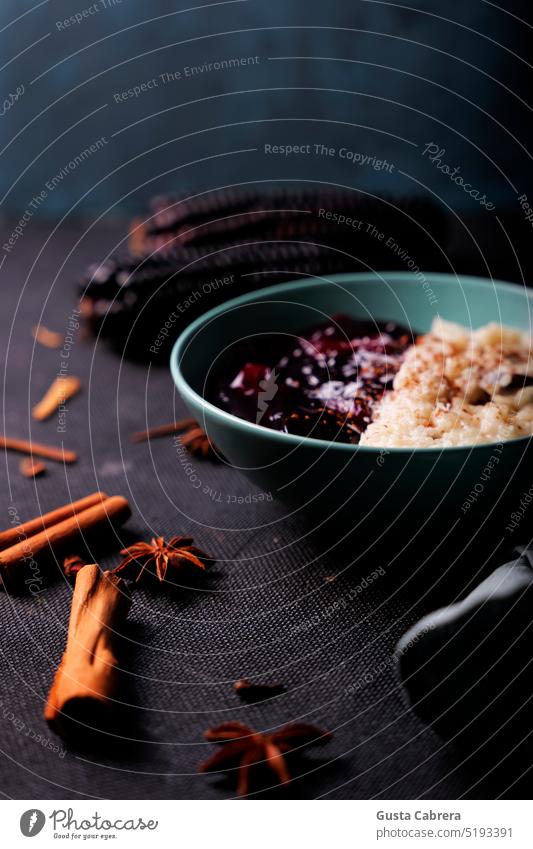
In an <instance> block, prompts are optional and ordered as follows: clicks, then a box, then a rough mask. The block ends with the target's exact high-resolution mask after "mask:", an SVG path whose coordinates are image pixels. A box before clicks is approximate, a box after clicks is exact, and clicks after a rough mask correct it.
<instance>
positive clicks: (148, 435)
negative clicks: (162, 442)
mask: <svg viewBox="0 0 533 849" xmlns="http://www.w3.org/2000/svg"><path fill="white" fill-rule="evenodd" d="M194 426H197V422H196V419H180V420H179V421H177V422H170V424H164V425H157V427H151V428H149V429H148V430H138V431H137V432H136V433H132V435H131V437H130V439H131V441H132V442H146V441H147V440H148V439H158V438H159V437H161V436H171V435H172V434H173V433H182V432H183V431H184V430H188V429H189V428H190V427H194Z"/></svg>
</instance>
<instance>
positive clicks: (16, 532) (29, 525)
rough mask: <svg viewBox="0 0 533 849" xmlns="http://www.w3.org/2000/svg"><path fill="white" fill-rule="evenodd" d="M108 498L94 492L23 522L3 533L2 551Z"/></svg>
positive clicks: (104, 494) (1, 533)
mask: <svg viewBox="0 0 533 849" xmlns="http://www.w3.org/2000/svg"><path fill="white" fill-rule="evenodd" d="M106 498H108V496H107V495H106V493H105V492H92V493H91V494H90V495H86V496H85V498H80V499H79V500H78V501H73V502H72V503H71V504H64V505H63V506H62V507H57V508H56V509H55V510H51V511H50V512H49V513H45V514H44V515H43V516H37V517H36V518H35V519H30V520H29V521H28V522H22V524H20V525H16V526H14V527H12V528H8V529H7V530H6V531H1V532H0V551H2V550H3V549H4V548H9V547H10V546H11V545H15V544H16V543H17V542H20V541H21V540H23V539H26V538H27V537H29V536H32V534H35V533H39V531H43V530H44V529H45V528H49V527H50V526H51V525H57V524H58V522H61V521H63V519H68V517H69V516H73V515H74V514H75V513H81V511H82V510H86V509H87V507H92V506H93V505H94V504H100V502H101V501H105V499H106Z"/></svg>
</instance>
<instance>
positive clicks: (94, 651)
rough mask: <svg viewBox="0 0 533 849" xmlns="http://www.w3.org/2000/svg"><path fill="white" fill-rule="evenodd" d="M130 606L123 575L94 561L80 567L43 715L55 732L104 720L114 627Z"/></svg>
mask: <svg viewBox="0 0 533 849" xmlns="http://www.w3.org/2000/svg"><path fill="white" fill-rule="evenodd" d="M130 606H131V598H130V597H129V595H128V593H127V592H126V588H125V583H124V581H123V580H122V578H119V577H118V576H117V575H111V574H110V573H109V572H104V573H102V572H101V571H100V568H99V567H98V566H97V565H96V564H95V563H91V564H89V565H88V566H84V567H83V569H80V571H79V572H78V574H77V576H76V584H75V586H74V593H73V596H72V607H71V611H70V620H69V627H68V635H67V645H66V649H65V652H64V654H63V657H62V660H61V663H60V665H59V667H58V669H57V672H56V674H55V678H54V682H53V684H52V688H51V690H50V693H49V695H48V700H47V703H46V706H45V709H44V718H45V719H46V721H47V722H48V723H49V724H50V725H51V727H52V728H53V729H54V731H56V732H57V733H58V734H60V735H62V736H71V735H72V734H77V735H79V734H81V733H83V732H86V731H87V730H89V731H91V730H94V729H101V728H103V727H106V726H107V725H109V722H110V720H111V718H112V716H113V712H114V708H116V701H115V699H116V696H117V692H118V677H119V665H118V660H117V657H116V654H115V648H114V644H115V639H116V632H117V631H118V630H119V629H120V628H121V626H122V625H123V623H124V622H125V620H126V618H127V616H128V613H129V609H130Z"/></svg>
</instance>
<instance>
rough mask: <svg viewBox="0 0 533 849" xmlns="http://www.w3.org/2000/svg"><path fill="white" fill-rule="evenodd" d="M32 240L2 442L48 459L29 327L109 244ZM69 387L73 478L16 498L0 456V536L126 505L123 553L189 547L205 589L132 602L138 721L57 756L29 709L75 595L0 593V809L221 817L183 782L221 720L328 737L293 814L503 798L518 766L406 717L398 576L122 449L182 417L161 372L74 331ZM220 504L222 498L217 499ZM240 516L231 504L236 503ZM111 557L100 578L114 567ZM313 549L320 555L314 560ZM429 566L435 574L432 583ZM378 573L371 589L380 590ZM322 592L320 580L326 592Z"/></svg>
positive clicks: (61, 747)
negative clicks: (192, 811)
mask: <svg viewBox="0 0 533 849" xmlns="http://www.w3.org/2000/svg"><path fill="white" fill-rule="evenodd" d="M50 233H51V229H50V230H48V229H46V228H41V229H39V228H38V227H36V226H34V225H33V224H32V227H31V228H28V230H27V231H26V232H25V234H24V238H23V239H22V240H21V241H20V243H19V244H18V245H17V249H16V251H14V252H13V253H12V254H10V255H8V256H7V257H6V259H5V261H4V265H3V267H2V270H1V272H0V274H1V285H2V290H1V291H2V306H1V315H0V322H1V327H0V330H1V337H0V338H1V343H2V349H1V350H2V358H3V362H4V363H5V382H4V393H3V416H4V419H5V422H4V427H5V431H6V433H9V434H16V435H19V436H21V435H24V436H28V435H29V433H30V431H31V435H32V437H33V438H34V439H40V440H41V441H49V442H52V443H56V442H57V441H58V440H59V439H60V436H59V435H58V434H57V432H56V429H57V421H56V420H55V419H51V420H50V421H49V422H46V423H43V424H39V423H36V422H33V421H32V420H31V418H30V416H29V408H30V405H31V404H32V403H34V402H35V401H36V400H37V399H38V398H39V397H40V395H41V394H42V392H43V391H44V389H45V388H46V387H47V386H48V384H49V383H50V381H51V379H52V377H53V376H54V374H55V373H56V372H57V371H58V369H59V362H60V354H59V352H58V351H57V350H48V349H45V348H43V347H41V346H34V342H33V339H32V336H31V328H32V325H34V324H35V323H36V322H37V321H38V320H39V318H40V316H41V311H42V314H43V322H44V324H46V325H47V326H48V327H50V328H52V329H54V330H59V331H61V332H65V329H66V328H67V327H68V323H69V317H70V316H71V309H72V306H73V305H74V301H73V287H72V281H73V279H74V277H75V275H76V273H77V272H79V270H80V269H81V268H83V266H84V265H85V263H86V262H87V261H89V260H92V259H94V258H95V257H98V256H102V255H104V254H105V251H106V250H107V248H108V247H109V246H111V245H112V244H114V242H115V240H116V236H117V234H116V232H114V231H113V230H112V229H107V230H105V231H98V230H96V231H94V230H91V231H90V232H89V233H87V234H85V235H84V236H83V238H82V239H81V241H80V244H77V242H78V239H80V237H81V236H82V229H81V228H80V229H76V228H72V229H64V228H60V229H59V230H57V231H56V232H54V233H53V235H51V237H50V239H49V241H47V240H48V238H49V236H50ZM69 369H70V370H71V372H72V373H73V374H77V375H79V376H80V377H81V378H82V379H83V382H84V392H83V394H82V395H80V396H79V397H78V398H76V399H74V400H72V401H71V402H70V403H69V405H68V406H69V411H68V414H67V421H66V432H65V433H64V434H63V435H62V438H63V439H64V443H65V446H66V447H68V448H72V449H75V450H77V451H78V452H79V455H80V459H79V462H78V463H77V464H76V465H74V466H68V467H65V468H63V467H62V466H61V465H57V464H53V463H49V464H48V472H47V474H46V476H45V477H43V478H41V479H38V480H36V481H31V480H26V479H24V478H22V477H21V475H20V474H19V471H18V464H19V457H18V456H17V455H14V454H9V455H8V456H7V457H6V458H5V459H4V456H2V465H1V472H0V474H1V479H2V484H1V490H0V526H2V527H4V526H7V525H8V524H9V514H8V509H9V508H10V507H11V508H12V509H14V510H16V511H17V513H18V515H19V516H20V518H21V520H22V521H24V520H25V519H28V518H30V517H33V516H34V515H36V514H37V513H38V512H39V511H43V512H44V511H46V510H49V509H51V508H53V507H55V506H57V505H60V504H63V503H65V502H66V501H68V500H69V499H71V498H72V499H76V498H79V497H81V496H83V495H85V494H86V493H88V492H91V491H94V490H96V489H103V490H105V491H107V492H108V493H113V494H123V495H125V496H127V497H128V498H129V499H130V501H131V504H132V508H133V517H132V519H131V520H130V521H129V522H128V525H127V526H126V527H127V531H126V529H125V530H124V531H123V532H122V533H121V540H120V541H121V542H126V543H129V542H132V541H134V540H135V539H141V538H142V539H149V537H150V535H151V531H153V532H154V533H158V534H161V535H163V536H167V535H172V534H175V533H181V532H190V533H191V534H192V535H193V536H194V538H195V541H196V543H197V544H198V545H199V546H200V547H202V548H203V549H204V550H206V551H208V552H210V553H212V554H213V555H214V556H216V557H217V558H218V562H217V564H216V565H215V566H214V567H213V568H212V569H211V570H210V572H209V575H208V576H207V578H206V580H205V582H203V583H201V585H200V586H199V588H198V589H197V590H195V591H190V592H188V593H185V594H183V595H182V596H181V597H180V598H178V599H175V598H170V597H168V596H166V595H153V594H150V593H148V592H147V591H144V590H136V591H135V594H134V604H133V607H132V612H131V616H130V618H131V626H130V628H129V630H128V633H127V641H126V644H125V646H124V649H125V650H124V666H125V675H124V696H125V699H126V700H127V701H129V702H131V703H132V704H133V705H135V708H134V710H133V716H132V721H131V722H130V723H128V725H127V726H124V738H125V739H123V740H122V741H121V742H119V741H114V740H112V739H110V740H109V741H108V742H107V744H106V746H105V747H104V748H103V750H101V749H90V748H89V749H82V748H80V747H76V746H73V745H72V744H69V745H65V744H63V743H62V741H61V740H60V739H59V738H57V737H56V736H55V735H54V734H53V733H52V732H51V731H50V730H49V729H48V728H47V726H46V724H45V722H44V720H43V718H42V711H43V702H44V699H45V697H46V694H47V691H48V689H49V687H50V683H51V680H52V677H53V674H54V671H55V669H56V667H57V663H58V661H59V659H60V657H61V653H62V649H63V646H64V642H65V628H66V625H67V621H68V614H69V607H70V598H71V593H72V587H71V585H70V584H69V583H67V582H66V581H65V579H63V578H61V577H59V575H58V579H57V580H56V582H55V583H54V584H53V585H52V586H48V587H44V586H43V591H42V592H41V593H39V594H38V595H37V597H30V596H13V595H8V594H7V593H5V592H3V593H1V594H0V621H1V629H2V640H1V652H0V753H1V754H0V790H1V792H2V793H3V794H4V795H5V796H7V797H14V798H72V799H76V798H87V797H89V798H90V797H113V798H177V799H189V798H212V799H219V798H230V797H232V796H233V795H234V783H232V781H231V777H230V778H224V777H223V776H217V775H205V774H201V775H199V774H197V772H196V769H197V766H198V764H199V762H201V761H202V760H204V759H205V758H206V757H207V756H208V755H209V754H210V753H211V752H212V750H213V746H212V745H210V744H208V743H206V742H205V741H204V740H203V737H202V735H203V731H204V730H205V729H206V728H207V727H209V726H212V725H215V724H218V723H220V722H222V721H224V720H229V719H238V720H240V721H243V722H246V723H247V724H249V725H251V726H252V727H254V728H258V729H268V728H273V727H275V726H277V725H279V724H281V723H285V722H289V721H293V720H297V719H299V720H302V721H306V722H312V723H315V724H317V725H319V726H321V727H323V728H327V729H329V730H331V731H333V732H334V733H333V737H332V739H331V741H330V742H329V743H327V744H326V745H325V746H324V747H322V748H317V749H310V750H309V755H308V756H307V758H306V759H305V760H304V761H302V762H301V763H300V764H299V766H298V774H297V777H296V779H295V781H294V782H293V784H292V785H291V787H290V789H288V790H284V791H278V790H270V791H267V792H266V795H270V796H278V795H281V796H282V797H285V798H286V797H287V796H288V797H295V798H314V797H322V798H336V799H346V798H373V797H380V798H416V797H426V798H457V797H461V796H473V797H485V798H486V797H489V798H490V797H492V796H495V795H498V794H501V793H502V794H505V793H506V792H508V793H509V795H511V796H513V797H516V796H519V795H520V794H521V792H522V787H523V786H524V784H525V783H526V781H527V776H522V778H520V773H521V771H522V770H523V766H522V767H521V768H520V769H518V768H513V767H511V766H509V765H503V766H500V767H499V768H498V769H497V770H493V771H491V770H490V765H489V766H487V764H486V763H479V762H475V761H474V759H472V758H466V756H465V755H464V754H463V753H461V752H460V751H456V750H454V748H453V747H452V746H450V745H448V744H444V743H443V742H442V741H441V740H439V739H438V738H437V737H436V736H435V735H434V734H433V733H432V732H431V731H430V730H429V729H428V728H426V727H425V726H424V725H423V724H422V723H421V722H420V721H418V720H417V718H416V717H415V716H413V715H412V714H411V713H410V712H409V710H408V709H407V707H406V705H405V702H404V700H403V696H402V692H401V689H400V687H399V685H398V682H397V679H396V676H395V668H394V664H393V662H392V652H393V649H394V646H395V644H396V641H397V639H398V638H399V636H400V635H401V634H402V633H403V632H404V631H405V630H406V629H407V628H408V627H409V626H410V625H411V624H412V623H414V622H415V621H416V620H417V619H418V618H419V617H420V615H421V614H422V613H424V612H425V611H426V609H427V605H428V600H427V598H425V599H422V598H420V596H421V595H423V593H422V592H421V590H420V587H419V586H417V582H416V580H412V579H410V577H409V574H408V573H407V572H406V573H404V574H403V575H398V574H397V573H394V570H393V574H390V571H387V570H386V569H385V568H384V567H386V565H387V564H386V563H381V562H377V561H376V559H375V558H369V559H368V562H366V561H365V562H362V563H361V562H358V563H357V564H353V563H352V561H353V560H355V559H356V557H357V551H356V550H353V549H352V550H350V549H348V550H346V549H343V550H341V549H339V548H337V547H336V546H335V540H334V539H325V538H323V537H322V538H321V537H320V536H319V537H318V538H316V537H313V535H311V534H309V532H308V529H307V528H306V526H305V525H304V523H303V522H302V520H301V519H300V518H299V517H297V516H294V517H292V518H287V517H286V516H285V513H286V511H285V509H284V508H283V507H282V506H281V505H279V504H276V503H274V502H272V503H269V502H266V501H265V502H256V503H254V502H252V503H249V502H247V500H246V496H247V495H248V494H249V493H251V492H255V489H254V487H252V486H251V485H250V484H249V483H248V482H247V481H246V479H245V478H244V477H242V476H241V475H240V474H239V473H238V472H237V471H235V470H233V469H231V468H228V467H227V466H225V465H223V464H216V463H214V462H211V461H209V460H207V461H206V460H200V459H196V458H194V459H193V460H192V461H191V462H192V465H193V467H194V472H195V475H196V480H200V481H201V486H198V485H197V484H195V485H193V484H191V480H190V476H189V475H188V474H187V473H186V471H185V470H184V468H183V466H182V465H180V463H179V457H178V455H177V453H176V448H175V445H174V444H173V441H172V439H171V438H169V439H162V440H158V441H153V442H151V443H144V444H138V445H134V444H131V443H130V442H129V441H128V435H129V434H130V433H131V432H132V431H134V430H137V429H140V428H143V427H145V426H146V419H147V412H146V411H147V410H148V411H149V412H148V424H150V425H155V424H159V423H163V422H167V421H169V420H171V419H172V417H173V416H179V415H180V414H181V413H182V412H183V405H182V403H181V401H180V399H179V397H177V394H176V392H175V389H174V386H173V383H172V380H171V377H170V373H169V371H168V369H167V368H166V367H161V368H154V367H152V368H151V369H150V370H149V371H148V370H147V369H146V367H145V366H143V365H141V364H136V363H131V362H124V361H121V359H120V357H118V356H117V355H116V354H115V353H113V352H111V351H110V350H109V349H108V348H107V347H106V346H104V345H102V344H100V343H96V344H95V342H94V340H92V339H84V338H83V337H82V335H81V334H80V333H79V332H77V333H75V334H74V341H73V343H72V346H71V349H70V357H69ZM234 496H236V498H234ZM240 497H242V498H241V502H242V503H240V502H239V498H240ZM118 547H119V541H118V540H117V544H116V550H114V551H111V552H110V554H109V556H108V557H106V558H103V559H101V564H102V566H105V567H107V566H109V565H112V564H116V563H117V562H118V560H117V552H118ZM328 549H329V551H328ZM441 565H442V564H439V563H437V562H432V564H431V568H432V569H435V570H439V569H440V568H441ZM382 573H383V574H382ZM334 575H336V576H337V577H336V579H335V580H326V578H330V577H331V576H334ZM243 676H245V677H248V678H251V679H253V680H257V681H265V682H268V681H271V682H272V681H280V682H282V683H283V684H284V685H285V686H286V692H285V693H284V694H282V695H279V696H276V697H275V698H272V699H270V700H268V701H266V702H262V703H259V704H255V705H245V704H243V703H242V702H241V701H240V700H239V698H238V696H237V694H236V693H235V692H234V690H233V687H232V684H233V682H234V681H235V680H236V679H238V678H240V677H243Z"/></svg>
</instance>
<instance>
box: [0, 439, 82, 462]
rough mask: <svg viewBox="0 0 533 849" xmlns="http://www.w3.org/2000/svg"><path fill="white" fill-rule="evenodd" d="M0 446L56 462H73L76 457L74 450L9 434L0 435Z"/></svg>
mask: <svg viewBox="0 0 533 849" xmlns="http://www.w3.org/2000/svg"><path fill="white" fill-rule="evenodd" d="M0 448H7V449H8V450H11V451H19V452H20V453H21V454H29V455H30V456H31V457H44V458H45V459H46V460H55V461H56V462H57V463H75V462H76V460H77V459H78V455H77V454H76V452H75V451H67V450H66V449H65V448H55V447H54V446H53V445H42V444H41V443H39V442H28V440H27V439H13V438H12V437H10V436H0Z"/></svg>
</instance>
